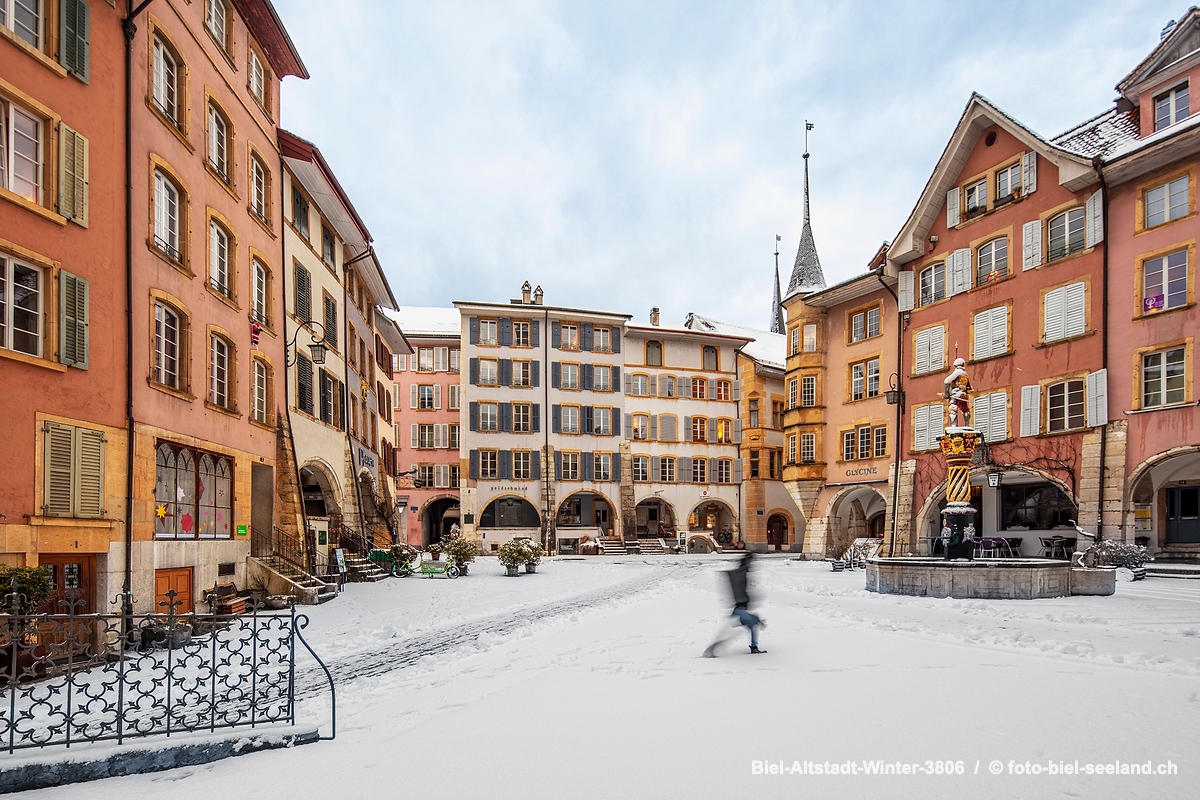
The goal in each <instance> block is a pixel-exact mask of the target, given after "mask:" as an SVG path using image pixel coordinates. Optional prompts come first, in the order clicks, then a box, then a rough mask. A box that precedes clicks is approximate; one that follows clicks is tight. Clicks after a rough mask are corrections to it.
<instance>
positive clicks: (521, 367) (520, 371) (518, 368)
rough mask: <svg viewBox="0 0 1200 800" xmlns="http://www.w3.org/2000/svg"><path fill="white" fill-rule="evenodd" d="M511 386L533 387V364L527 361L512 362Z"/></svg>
mask: <svg viewBox="0 0 1200 800" xmlns="http://www.w3.org/2000/svg"><path fill="white" fill-rule="evenodd" d="M512 385H513V386H532V385H533V364H531V363H530V362H528V361H514V362H512Z"/></svg>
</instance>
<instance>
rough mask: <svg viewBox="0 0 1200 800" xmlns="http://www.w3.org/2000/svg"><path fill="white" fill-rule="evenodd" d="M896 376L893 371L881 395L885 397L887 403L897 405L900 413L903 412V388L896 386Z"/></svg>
mask: <svg viewBox="0 0 1200 800" xmlns="http://www.w3.org/2000/svg"><path fill="white" fill-rule="evenodd" d="M898 378H899V376H898V375H897V374H896V373H894V372H893V373H892V374H891V377H889V378H888V390H887V391H886V392H884V393H883V396H884V398H886V399H887V404H888V405H889V406H894V405H899V406H900V413H901V414H903V413H904V390H903V389H900V388H898V387H897V385H896V383H897V380H898Z"/></svg>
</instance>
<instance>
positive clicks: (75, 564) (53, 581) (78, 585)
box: [38, 553, 96, 614]
mask: <svg viewBox="0 0 1200 800" xmlns="http://www.w3.org/2000/svg"><path fill="white" fill-rule="evenodd" d="M38 565H39V566H42V567H45V568H46V569H47V570H49V572H50V597H49V598H48V599H47V600H46V602H45V603H42V605H41V607H40V608H39V609H38V611H40V612H41V613H43V614H67V613H69V611H68V608H67V606H66V605H65V603H66V602H67V593H68V592H70V591H72V590H75V591H76V592H78V594H76V595H75V597H74V602H75V607H74V611H75V613H76V614H91V613H92V612H93V611H94V604H95V594H96V557H95V556H86V555H79V554H76V553H66V554H56V553H41V554H39V555H38Z"/></svg>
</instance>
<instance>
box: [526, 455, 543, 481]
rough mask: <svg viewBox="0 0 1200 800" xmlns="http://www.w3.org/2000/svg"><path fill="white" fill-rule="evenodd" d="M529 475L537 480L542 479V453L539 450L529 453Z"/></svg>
mask: <svg viewBox="0 0 1200 800" xmlns="http://www.w3.org/2000/svg"><path fill="white" fill-rule="evenodd" d="M529 476H530V477H531V478H533V479H534V480H535V481H540V480H541V479H542V454H541V452H540V451H538V450H534V451H533V452H532V453H530V454H529Z"/></svg>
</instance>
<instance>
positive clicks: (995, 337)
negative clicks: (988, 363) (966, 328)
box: [971, 305, 1008, 361]
mask: <svg viewBox="0 0 1200 800" xmlns="http://www.w3.org/2000/svg"><path fill="white" fill-rule="evenodd" d="M1007 352H1008V306H1006V305H1005V306H997V307H996V308H989V309H987V310H986V311H980V312H979V313H978V314H976V315H975V317H974V319H973V320H972V326H971V358H972V359H974V360H976V361H979V360H980V359H984V358H993V357H995V356H1000V355H1004V354H1005V353H1007Z"/></svg>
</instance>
